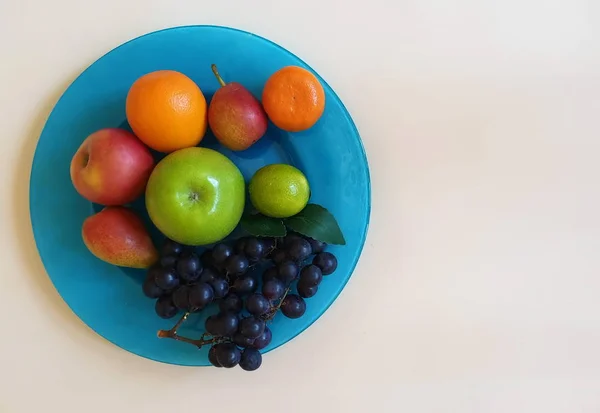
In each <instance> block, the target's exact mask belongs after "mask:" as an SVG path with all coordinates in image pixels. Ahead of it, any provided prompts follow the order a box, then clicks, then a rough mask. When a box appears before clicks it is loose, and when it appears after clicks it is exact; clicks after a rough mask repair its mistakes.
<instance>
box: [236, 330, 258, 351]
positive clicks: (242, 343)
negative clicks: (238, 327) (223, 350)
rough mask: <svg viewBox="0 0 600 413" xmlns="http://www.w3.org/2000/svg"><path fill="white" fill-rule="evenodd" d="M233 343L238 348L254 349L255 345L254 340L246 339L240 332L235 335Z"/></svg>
mask: <svg viewBox="0 0 600 413" xmlns="http://www.w3.org/2000/svg"><path fill="white" fill-rule="evenodd" d="M232 341H233V342H234V343H235V345H236V346H238V347H242V348H246V347H252V346H253V345H254V339H253V338H248V337H244V336H243V335H242V333H240V332H239V331H238V332H237V333H235V334H234V335H233V338H232Z"/></svg>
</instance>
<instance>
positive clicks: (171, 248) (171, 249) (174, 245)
mask: <svg viewBox="0 0 600 413" xmlns="http://www.w3.org/2000/svg"><path fill="white" fill-rule="evenodd" d="M182 252H183V245H181V244H180V243H178V242H175V241H173V240H171V239H169V238H167V239H165V242H164V243H163V245H162V247H161V249H160V255H163V256H164V255H175V256H177V255H179V254H181V253H182Z"/></svg>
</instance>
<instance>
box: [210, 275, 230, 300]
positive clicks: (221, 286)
mask: <svg viewBox="0 0 600 413" xmlns="http://www.w3.org/2000/svg"><path fill="white" fill-rule="evenodd" d="M210 286H211V287H212V288H213V290H214V291H215V298H216V299H219V298H223V297H225V296H226V295H227V293H228V292H229V284H228V283H227V280H224V279H223V278H217V279H215V280H213V281H211V282H210Z"/></svg>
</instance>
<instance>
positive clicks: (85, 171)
mask: <svg viewBox="0 0 600 413" xmlns="http://www.w3.org/2000/svg"><path fill="white" fill-rule="evenodd" d="M153 168H154V159H153V158H152V154H151V153H150V150H149V149H148V148H147V147H146V146H145V145H144V144H143V143H142V142H141V141H140V140H139V139H138V138H137V137H135V135H133V134H132V133H130V132H128V131H126V130H123V129H117V128H108V129H101V130H99V131H97V132H94V133H92V134H91V135H90V136H88V137H87V138H86V139H85V140H84V141H83V143H82V144H81V146H80V147H79V149H78V150H77V152H76V153H75V156H73V159H72V160H71V181H72V182H73V186H75V189H76V190H77V192H79V194H80V195H81V196H83V197H84V198H85V199H87V200H89V201H92V202H95V203H97V204H102V205H123V204H127V203H129V202H131V201H133V200H134V199H136V198H137V197H139V196H140V195H142V193H143V192H144V190H145V188H146V183H147V182H148V178H149V177H150V173H151V172H152V169H153Z"/></svg>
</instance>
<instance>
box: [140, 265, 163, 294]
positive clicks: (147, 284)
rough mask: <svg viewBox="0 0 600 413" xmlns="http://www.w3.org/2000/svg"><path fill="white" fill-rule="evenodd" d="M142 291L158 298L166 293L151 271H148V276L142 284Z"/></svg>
mask: <svg viewBox="0 0 600 413" xmlns="http://www.w3.org/2000/svg"><path fill="white" fill-rule="evenodd" d="M142 291H143V292H144V295H145V296H146V297H149V298H158V297H160V296H162V295H163V294H164V293H165V292H164V291H163V290H162V289H161V288H160V287H159V286H158V285H156V281H155V280H154V274H153V273H151V272H150V271H148V276H147V277H146V280H145V281H144V284H143V285H142Z"/></svg>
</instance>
